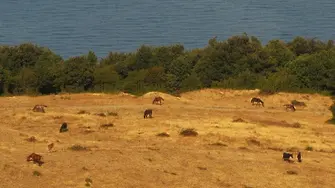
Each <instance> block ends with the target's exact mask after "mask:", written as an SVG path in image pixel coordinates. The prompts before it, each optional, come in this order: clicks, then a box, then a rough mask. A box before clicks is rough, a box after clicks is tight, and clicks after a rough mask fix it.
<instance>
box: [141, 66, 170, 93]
mask: <svg viewBox="0 0 335 188" xmlns="http://www.w3.org/2000/svg"><path fill="white" fill-rule="evenodd" d="M165 77H166V75H165V72H164V68H163V67H158V66H155V67H152V68H150V69H148V71H147V74H146V76H145V78H144V82H145V83H146V84H147V86H150V87H153V89H158V90H161V89H163V88H164V86H165V85H164V84H165V81H166V78H165Z"/></svg>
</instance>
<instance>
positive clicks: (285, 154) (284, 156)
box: [283, 152, 293, 161]
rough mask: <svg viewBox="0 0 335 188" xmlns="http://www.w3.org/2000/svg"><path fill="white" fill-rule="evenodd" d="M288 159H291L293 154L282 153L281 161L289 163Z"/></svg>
mask: <svg viewBox="0 0 335 188" xmlns="http://www.w3.org/2000/svg"><path fill="white" fill-rule="evenodd" d="M290 158H292V159H293V154H292V153H287V152H284V153H283V160H284V161H290Z"/></svg>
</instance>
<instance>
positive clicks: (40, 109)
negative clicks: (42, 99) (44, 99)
mask: <svg viewBox="0 0 335 188" xmlns="http://www.w3.org/2000/svg"><path fill="white" fill-rule="evenodd" d="M44 107H48V106H47V105H35V106H34V108H33V111H34V112H42V113H45V111H44Z"/></svg>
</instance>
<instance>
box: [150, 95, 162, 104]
mask: <svg viewBox="0 0 335 188" xmlns="http://www.w3.org/2000/svg"><path fill="white" fill-rule="evenodd" d="M162 101H164V99H163V98H162V97H160V96H158V97H155V98H154V100H153V101H152V104H160V105H162Z"/></svg>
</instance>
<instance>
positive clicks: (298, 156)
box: [297, 152, 302, 163]
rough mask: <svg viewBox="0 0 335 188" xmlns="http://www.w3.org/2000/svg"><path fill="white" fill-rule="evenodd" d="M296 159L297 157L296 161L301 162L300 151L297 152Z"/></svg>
mask: <svg viewBox="0 0 335 188" xmlns="http://www.w3.org/2000/svg"><path fill="white" fill-rule="evenodd" d="M297 159H298V162H299V163H301V162H302V160H301V152H298V155H297Z"/></svg>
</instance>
